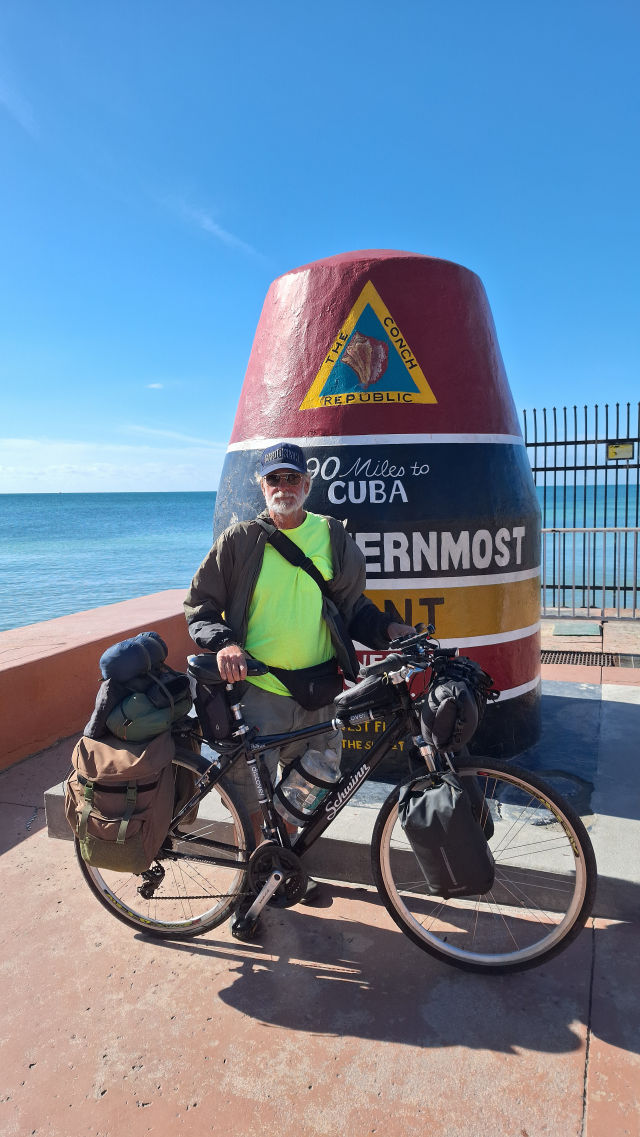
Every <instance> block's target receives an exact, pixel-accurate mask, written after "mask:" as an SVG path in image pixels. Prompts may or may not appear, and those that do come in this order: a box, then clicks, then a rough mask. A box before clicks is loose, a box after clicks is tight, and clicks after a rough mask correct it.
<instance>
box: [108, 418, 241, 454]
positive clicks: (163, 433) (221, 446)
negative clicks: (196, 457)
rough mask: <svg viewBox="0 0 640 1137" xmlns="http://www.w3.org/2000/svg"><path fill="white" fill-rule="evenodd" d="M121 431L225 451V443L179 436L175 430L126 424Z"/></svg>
mask: <svg viewBox="0 0 640 1137" xmlns="http://www.w3.org/2000/svg"><path fill="white" fill-rule="evenodd" d="M122 429H123V430H124V431H125V432H126V433H129V434H143V435H148V437H149V438H165V439H172V440H173V441H174V442H187V443H189V445H192V446H206V447H211V448H212V449H213V450H226V449H227V445H226V443H225V442H218V441H217V440H216V439H212V438H194V437H193V435H191V434H181V433H180V432H179V431H177V430H164V429H161V428H158V427H153V426H137V425H136V424H134V423H128V424H127V425H125V426H123V428H122Z"/></svg>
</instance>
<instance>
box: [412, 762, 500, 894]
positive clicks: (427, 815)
mask: <svg viewBox="0 0 640 1137" xmlns="http://www.w3.org/2000/svg"><path fill="white" fill-rule="evenodd" d="M398 816H399V817H400V823H401V825H402V828H403V829H404V831H405V833H406V835H407V839H408V841H409V844H410V845H411V848H412V850H413V852H414V854H415V857H416V860H417V862H418V864H419V866H420V869H421V870H422V875H423V876H424V879H425V881H426V884H427V892H428V893H429V894H430V895H431V896H441V897H443V898H444V899H445V900H448V899H449V898H450V897H452V896H477V895H482V894H483V893H485V892H488V891H489V889H490V888H491V887H492V886H493V880H494V875H495V864H494V860H493V856H492V855H491V850H490V848H489V846H488V844H487V841H486V838H485V835H484V833H483V830H482V827H481V825H480V824H479V823H478V821H477V820H476V817H475V815H474V810H473V809H472V805H471V801H470V798H469V796H468V795H467V793H466V791H465V790H464V789H463V787H462V785H461V783H460V780H459V778H457V777H456V775H455V774H454V773H446V774H439V775H437V776H436V777H434V776H430V777H427V778H420V779H418V780H417V781H415V782H411V783H409V784H408V785H406V786H403V787H402V788H401V790H400V798H399V801H398Z"/></svg>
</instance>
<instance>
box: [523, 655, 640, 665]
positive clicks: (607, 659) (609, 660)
mask: <svg viewBox="0 0 640 1137" xmlns="http://www.w3.org/2000/svg"><path fill="white" fill-rule="evenodd" d="M540 661H541V663H564V664H578V665H579V666H581V667H640V655H635V654H633V655H632V654H623V653H622V652H618V651H541V652H540Z"/></svg>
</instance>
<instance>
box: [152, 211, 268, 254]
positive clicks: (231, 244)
mask: <svg viewBox="0 0 640 1137" xmlns="http://www.w3.org/2000/svg"><path fill="white" fill-rule="evenodd" d="M174 207H175V208H177V209H178V212H179V213H180V214H181V216H182V217H184V219H185V220H186V221H190V222H192V224H194V225H197V226H198V228H199V229H202V231H203V233H208V234H209V236H210V237H215V239H216V240H217V241H220V242H221V243H222V244H223V245H226V246H227V247H228V248H230V249H237V250H238V251H239V252H242V253H247V254H248V255H249V256H252V257H260V258H261V259H262V253H259V252H258V250H257V249H254V247H253V245H249V244H247V242H246V241H242V240H241V239H240V237H236V235H235V233H230V232H229V230H228V229H223V227H222V225H219V224H218V222H217V221H214V219H213V217H212V216H211V214H210V213H208V212H207V211H206V210H205V209H198V208H197V207H196V206H193V205H189V204H188V202H186V201H178V202H175V203H174Z"/></svg>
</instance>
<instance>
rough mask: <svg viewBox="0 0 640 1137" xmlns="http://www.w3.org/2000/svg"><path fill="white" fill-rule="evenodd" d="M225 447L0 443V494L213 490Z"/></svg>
mask: <svg viewBox="0 0 640 1137" xmlns="http://www.w3.org/2000/svg"><path fill="white" fill-rule="evenodd" d="M224 449H225V448H224V447H223V446H222V445H221V444H220V447H219V449H218V448H216V449H213V448H212V447H210V446H207V445H203V444H200V445H193V444H192V443H190V444H189V445H182V446H178V445H175V442H174V444H173V445H170V446H165V447H163V446H151V445H145V443H144V442H142V441H141V442H139V443H135V444H134V443H130V444H118V443H115V444H114V443H111V442H108V443H101V442H94V441H90V440H84V441H82V442H78V441H67V440H53V439H31V438H5V439H0V493H60V492H61V493H91V492H93V493H101V492H103V493H118V492H136V491H137V492H141V491H149V492H170V491H177V490H183V491H194V490H201V491H202V490H204V491H211V490H214V489H215V488H216V486H217V484H218V481H219V479H220V474H221V471H222V463H223V460H224Z"/></svg>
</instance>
